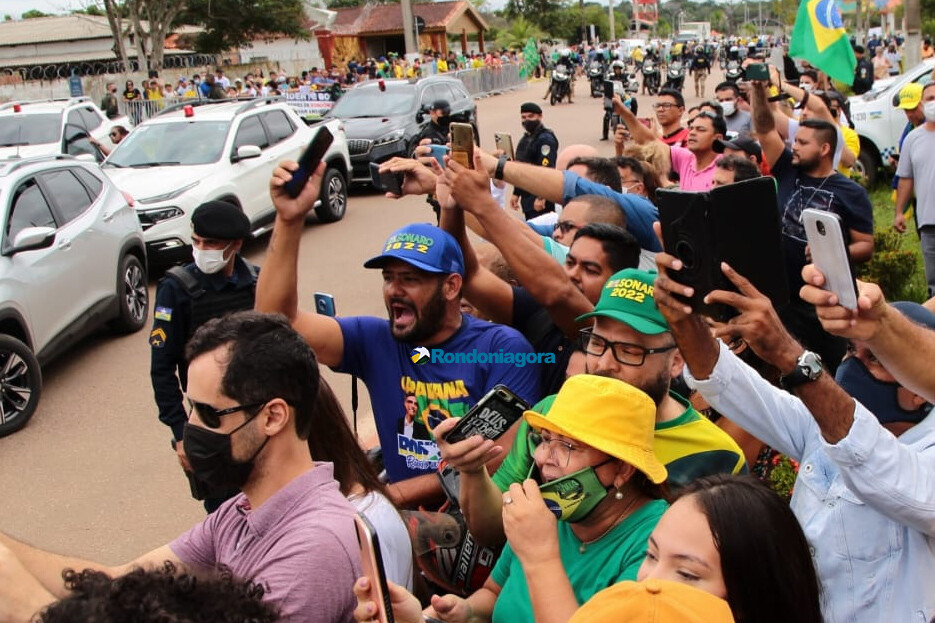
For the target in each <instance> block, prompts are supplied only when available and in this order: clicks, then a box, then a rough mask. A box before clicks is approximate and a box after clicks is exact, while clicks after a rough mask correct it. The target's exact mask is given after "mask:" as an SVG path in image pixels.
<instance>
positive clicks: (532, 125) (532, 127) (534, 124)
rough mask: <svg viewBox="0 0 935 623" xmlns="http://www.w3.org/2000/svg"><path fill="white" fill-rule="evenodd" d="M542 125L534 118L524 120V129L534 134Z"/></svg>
mask: <svg viewBox="0 0 935 623" xmlns="http://www.w3.org/2000/svg"><path fill="white" fill-rule="evenodd" d="M540 125H542V124H541V123H540V122H539V121H535V120H533V119H527V120H526V121H524V122H523V129H524V130H526V131H527V132H529V133H530V134H532V133H533V132H535V131H536V130H538V129H539V126H540Z"/></svg>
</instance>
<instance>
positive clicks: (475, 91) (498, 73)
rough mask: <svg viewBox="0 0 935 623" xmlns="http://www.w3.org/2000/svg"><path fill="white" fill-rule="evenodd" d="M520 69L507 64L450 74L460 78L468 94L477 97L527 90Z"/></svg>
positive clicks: (517, 66)
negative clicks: (513, 90)
mask: <svg viewBox="0 0 935 623" xmlns="http://www.w3.org/2000/svg"><path fill="white" fill-rule="evenodd" d="M520 68H521V67H520V65H515V64H512V63H507V64H504V65H501V66H499V67H479V68H477V69H462V70H460V71H454V72H450V75H452V76H454V77H455V78H459V79H460V80H461V82H463V83H464V88H466V89H467V91H468V93H470V94H471V95H473V96H475V97H477V96H485V95H493V94H495V93H501V92H503V91H509V90H511V89H519V88H525V87H526V84H527V83H526V77H525V76H524V75H522V74H521V72H520Z"/></svg>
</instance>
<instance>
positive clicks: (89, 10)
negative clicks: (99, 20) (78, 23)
mask: <svg viewBox="0 0 935 623" xmlns="http://www.w3.org/2000/svg"><path fill="white" fill-rule="evenodd" d="M71 13H72V15H74V14H76V13H77V14H81V15H93V16H95V17H104V16H105V15H107V13H106V12H105V11H104V9H102V8H101V7H99V6H97V5H96V4H89V5H88V6H86V7H84V8H83V9H73V10H72V12H71Z"/></svg>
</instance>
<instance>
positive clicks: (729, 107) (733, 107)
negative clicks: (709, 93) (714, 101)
mask: <svg viewBox="0 0 935 623" xmlns="http://www.w3.org/2000/svg"><path fill="white" fill-rule="evenodd" d="M721 108H723V109H724V116H725V117H730V116H731V115H732V114H734V113H735V112H736V111H737V103H736V102H734V101H733V100H730V101H727V102H721Z"/></svg>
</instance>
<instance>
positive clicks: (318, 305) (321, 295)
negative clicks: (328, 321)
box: [315, 292, 335, 318]
mask: <svg viewBox="0 0 935 623" xmlns="http://www.w3.org/2000/svg"><path fill="white" fill-rule="evenodd" d="M315 311H317V312H318V314H319V315H320V316H331V317H332V318H334V316H335V309H334V297H333V296H331V295H330V294H328V293H327V292H316V293H315Z"/></svg>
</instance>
